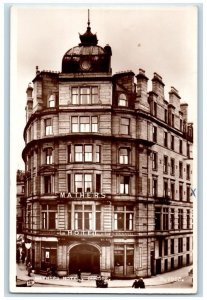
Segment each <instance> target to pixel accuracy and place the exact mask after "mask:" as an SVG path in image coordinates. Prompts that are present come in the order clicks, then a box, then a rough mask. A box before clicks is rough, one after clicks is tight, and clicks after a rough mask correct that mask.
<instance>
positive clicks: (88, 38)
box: [62, 19, 112, 73]
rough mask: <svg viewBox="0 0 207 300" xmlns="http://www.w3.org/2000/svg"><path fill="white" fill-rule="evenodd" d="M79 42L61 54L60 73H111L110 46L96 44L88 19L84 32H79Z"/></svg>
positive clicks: (96, 40)
mask: <svg viewBox="0 0 207 300" xmlns="http://www.w3.org/2000/svg"><path fill="white" fill-rule="evenodd" d="M79 37H80V41H81V43H80V44H79V45H78V46H75V47H73V48H71V49H70V50H68V51H67V52H66V53H65V55H64V56H63V60H62V73H83V72H86V73H90V72H91V73H100V72H104V73H105V72H106V73H111V55H112V51H111V47H110V46H109V45H106V46H105V47H104V48H102V47H100V46H98V45H97V44H98V39H97V36H96V34H93V33H92V32H91V27H90V21H89V19H88V27H87V30H86V32H85V33H84V34H79Z"/></svg>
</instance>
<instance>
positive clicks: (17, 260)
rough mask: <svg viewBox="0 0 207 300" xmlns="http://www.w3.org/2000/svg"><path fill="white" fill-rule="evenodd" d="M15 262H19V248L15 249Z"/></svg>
mask: <svg viewBox="0 0 207 300" xmlns="http://www.w3.org/2000/svg"><path fill="white" fill-rule="evenodd" d="M16 262H17V263H18V264H19V262H20V251H19V248H18V249H17V250H16Z"/></svg>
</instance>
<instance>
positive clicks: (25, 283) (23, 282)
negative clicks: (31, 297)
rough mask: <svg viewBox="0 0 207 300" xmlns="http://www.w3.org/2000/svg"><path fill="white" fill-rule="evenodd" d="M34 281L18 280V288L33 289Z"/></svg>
mask: <svg viewBox="0 0 207 300" xmlns="http://www.w3.org/2000/svg"><path fill="white" fill-rule="evenodd" d="M34 283H35V282H34V280H33V279H29V280H21V279H17V280H16V286H17V287H31V286H33V285H34Z"/></svg>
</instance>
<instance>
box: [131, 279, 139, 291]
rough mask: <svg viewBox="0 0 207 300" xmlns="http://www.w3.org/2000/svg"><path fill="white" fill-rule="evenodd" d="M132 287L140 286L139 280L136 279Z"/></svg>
mask: <svg viewBox="0 0 207 300" xmlns="http://www.w3.org/2000/svg"><path fill="white" fill-rule="evenodd" d="M132 287H133V288H135V289H138V288H139V284H138V280H136V279H135V281H134V282H133V284H132Z"/></svg>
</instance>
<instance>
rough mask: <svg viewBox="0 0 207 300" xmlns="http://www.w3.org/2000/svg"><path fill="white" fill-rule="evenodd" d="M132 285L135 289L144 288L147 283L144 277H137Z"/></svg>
mask: <svg viewBox="0 0 207 300" xmlns="http://www.w3.org/2000/svg"><path fill="white" fill-rule="evenodd" d="M132 287H133V288H135V289H144V288H145V283H144V280H143V278H139V280H137V279H135V281H134V282H133V284H132Z"/></svg>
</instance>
